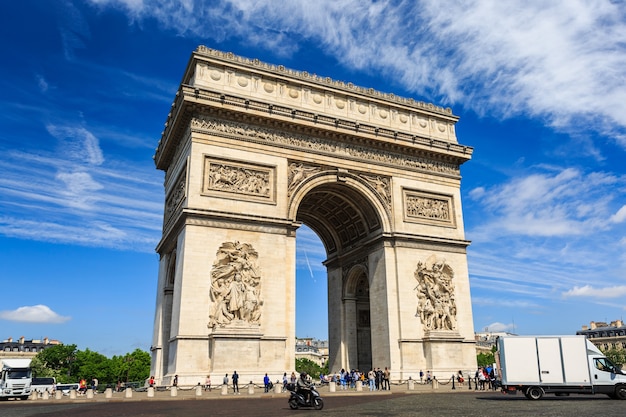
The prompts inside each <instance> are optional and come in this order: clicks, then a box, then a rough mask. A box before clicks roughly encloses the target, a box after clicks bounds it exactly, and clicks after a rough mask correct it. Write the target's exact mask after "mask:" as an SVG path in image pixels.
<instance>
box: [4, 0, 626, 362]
mask: <svg viewBox="0 0 626 417" xmlns="http://www.w3.org/2000/svg"><path fill="white" fill-rule="evenodd" d="M280 3H281V6H280V7H277V4H278V2H276V1H274V0H254V1H253V0H230V1H229V0H216V1H206V2H202V1H194V0H185V1H175V0H163V1H161V0H155V1H149V0H143V1H142V0H91V1H89V0H86V1H78V0H59V1H35V0H25V1H21V2H7V3H6V4H5V5H4V10H3V13H2V14H1V15H0V35H1V37H2V39H3V42H2V44H1V51H2V65H0V95H1V97H2V100H0V106H1V108H0V155H1V157H0V282H1V283H2V287H1V288H2V290H1V292H0V294H1V295H2V296H1V299H0V340H2V339H6V338H8V337H9V336H12V337H13V338H14V339H16V338H18V337H20V336H25V337H26V338H27V339H31V338H35V339H37V338H43V337H45V336H47V337H49V338H51V339H59V340H61V341H62V342H64V343H75V344H77V345H78V347H79V348H80V349H85V348H89V349H92V350H96V351H98V352H101V353H103V354H105V355H109V356H110V355H114V354H123V353H126V352H129V351H132V350H134V349H135V348H141V349H146V350H147V349H149V347H150V343H151V337H152V325H153V317H154V306H155V297H156V281H157V268H158V256H157V255H156V254H155V252H154V248H155V246H156V244H157V242H158V240H159V238H160V230H161V222H162V210H163V188H162V184H163V173H162V172H160V171H157V170H156V169H155V167H154V164H153V161H152V155H153V154H154V149H155V147H156V145H157V142H158V140H159V138H160V135H161V131H162V130H163V123H164V122H165V119H166V116H167V113H168V111H169V107H170V105H171V103H172V101H173V98H174V94H175V92H176V90H177V88H178V85H179V83H180V80H181V78H182V75H183V71H184V69H185V67H186V65H187V62H188V59H189V57H190V54H191V52H192V51H193V50H194V49H195V48H196V47H197V46H198V45H206V46H207V47H210V48H214V49H219V50H222V51H227V52H234V53H235V54H237V55H242V56H245V57H249V58H258V59H260V60H262V61H265V62H269V63H272V64H281V65H284V66H286V67H288V68H293V69H296V70H301V71H309V72H311V73H316V74H318V75H323V76H329V77H332V78H333V79H336V80H342V81H346V82H352V83H354V84H356V85H360V86H363V87H368V88H369V87H371V88H374V89H377V90H380V91H383V92H391V93H394V94H396V95H400V96H405V97H412V98H415V99H416V100H422V101H426V102H432V103H435V104H437V105H441V106H445V107H451V108H452V109H453V112H454V114H456V115H458V116H460V121H459V122H458V124H457V128H456V131H457V136H458V138H459V142H460V143H462V144H464V145H469V146H472V147H474V156H473V159H472V160H471V161H470V162H468V163H466V164H465V165H463V166H462V169H461V173H462V176H463V180H462V196H463V212H464V216H465V227H466V237H467V239H468V240H471V241H472V245H471V246H470V248H469V252H468V260H469V270H470V284H471V290H472V304H473V313H474V325H475V328H476V330H477V331H482V330H484V329H486V328H487V329H489V330H492V331H500V330H508V331H515V332H517V333H520V334H550V333H555V334H571V333H574V332H575V331H576V330H578V329H580V327H581V326H582V325H584V324H588V323H589V321H591V320H595V321H605V320H606V321H610V320H614V319H618V318H622V317H623V315H624V308H625V303H624V299H625V298H626V255H625V253H626V251H625V249H626V237H625V232H626V192H625V191H626V167H625V164H624V161H625V160H626V159H625V157H626V116H624V115H626V43H625V42H624V40H625V39H626V2H624V1H612V2H611V1H586V0H581V1H578V0H562V1H558V0H552V1H533V0H529V1H523V2H522V1H519V2H514V1H510V2H502V1H496V0H492V1H487V0H476V1H474V2H471V3H470V2H436V1H400V0H398V1H367V0H334V1H333V0H317V1H315V2H312V1H310V0H302V1H300V0H292V1H289V0H286V1H284V2H280ZM283 3H284V4H283ZM297 236H298V249H297V265H298V276H297V296H298V305H299V310H298V317H297V323H296V326H297V335H298V336H300V337H304V336H311V337H318V338H326V332H327V321H326V312H325V309H326V284H325V269H324V267H323V266H322V264H321V261H322V260H323V259H325V254H324V250H323V247H322V246H321V244H320V242H319V240H318V239H317V237H316V236H315V235H314V234H313V233H312V232H311V231H310V230H307V229H303V230H300V231H299V232H298V235H297ZM310 311H314V312H315V314H313V315H311V314H307V312H310Z"/></svg>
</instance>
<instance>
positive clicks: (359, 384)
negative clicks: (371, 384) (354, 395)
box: [356, 381, 363, 392]
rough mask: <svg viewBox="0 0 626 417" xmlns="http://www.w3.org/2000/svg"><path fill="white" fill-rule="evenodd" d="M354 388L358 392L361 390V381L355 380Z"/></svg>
mask: <svg viewBox="0 0 626 417" xmlns="http://www.w3.org/2000/svg"><path fill="white" fill-rule="evenodd" d="M356 390H357V391H358V392H361V391H363V382H362V381H356Z"/></svg>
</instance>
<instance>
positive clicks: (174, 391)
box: [170, 387, 178, 397]
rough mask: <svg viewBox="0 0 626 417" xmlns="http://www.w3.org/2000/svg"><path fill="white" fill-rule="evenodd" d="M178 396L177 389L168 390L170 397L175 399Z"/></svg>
mask: <svg viewBox="0 0 626 417" xmlns="http://www.w3.org/2000/svg"><path fill="white" fill-rule="evenodd" d="M177 395H178V387H172V388H171V389H170V397H176V396H177Z"/></svg>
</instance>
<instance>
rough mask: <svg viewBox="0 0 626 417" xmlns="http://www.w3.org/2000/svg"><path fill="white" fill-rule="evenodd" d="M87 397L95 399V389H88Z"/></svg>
mask: <svg viewBox="0 0 626 417" xmlns="http://www.w3.org/2000/svg"><path fill="white" fill-rule="evenodd" d="M87 398H89V399H93V390H91V389H88V390H87Z"/></svg>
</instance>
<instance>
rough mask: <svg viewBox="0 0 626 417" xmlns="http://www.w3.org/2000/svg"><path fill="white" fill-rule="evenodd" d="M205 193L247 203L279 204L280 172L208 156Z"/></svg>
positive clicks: (257, 165) (269, 167) (270, 167)
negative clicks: (277, 197) (277, 187)
mask: <svg viewBox="0 0 626 417" xmlns="http://www.w3.org/2000/svg"><path fill="white" fill-rule="evenodd" d="M204 161H205V169H204V185H203V189H202V192H203V194H218V195H222V196H226V195H227V196H229V197H233V198H237V199H243V200H254V201H259V202H266V203H275V202H276V189H275V184H276V180H275V177H276V169H275V167H273V166H267V165H260V164H250V163H244V162H238V161H233V160H226V159H217V158H212V157H210V156H208V155H205V160H204Z"/></svg>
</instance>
